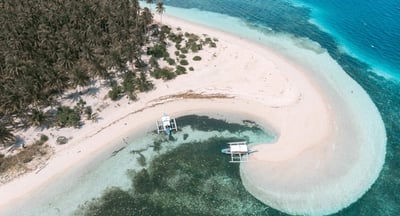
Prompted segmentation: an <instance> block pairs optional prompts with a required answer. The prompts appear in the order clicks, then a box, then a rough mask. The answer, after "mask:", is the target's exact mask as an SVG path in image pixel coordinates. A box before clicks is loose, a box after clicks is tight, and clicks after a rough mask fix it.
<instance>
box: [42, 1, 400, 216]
mask: <svg viewBox="0 0 400 216" xmlns="http://www.w3.org/2000/svg"><path fill="white" fill-rule="evenodd" d="M164 3H165V4H166V5H167V6H175V7H180V8H184V9H186V10H176V9H174V8H168V7H167V13H171V14H172V15H176V16H179V17H182V18H184V19H188V20H192V21H197V22H200V23H203V24H206V25H210V26H212V27H216V28H220V29H223V30H224V31H228V32H231V33H235V34H241V36H247V37H248V38H250V39H252V40H258V37H259V35H272V34H277V33H282V34H287V35H291V36H294V37H295V38H300V37H305V38H309V39H311V40H312V41H315V42H317V43H318V44H320V45H321V46H322V47H323V48H325V49H327V50H328V52H329V54H330V55H331V56H332V58H333V59H335V60H336V61H337V62H338V63H339V64H340V65H341V66H342V68H343V69H344V70H345V71H346V72H347V73H348V74H349V75H350V76H351V77H352V78H353V79H354V80H356V81H357V82H358V83H359V84H360V85H361V86H362V87H363V88H364V89H365V90H366V91H367V92H368V94H369V95H370V97H371V98H372V100H373V101H374V102H375V104H376V105H377V107H378V109H379V111H380V113H381V115H382V117H383V120H384V122H385V127H386V130H387V135H388V143H387V155H386V162H385V165H384V167H383V170H382V172H381V175H380V177H379V178H378V180H377V181H376V182H375V184H374V185H373V186H372V188H371V189H370V190H369V191H368V192H367V193H366V194H365V195H364V196H363V197H362V198H361V199H359V200H358V201H357V202H355V203H354V204H352V205H351V206H349V207H348V208H346V209H343V210H342V211H340V212H339V213H337V214H335V215H345V216H347V215H355V216H356V215H357V216H358V215H399V214H400V205H399V203H400V194H399V193H398V191H399V189H400V170H399V169H398V164H400V145H399V144H400V121H399V120H400V91H399V89H400V82H399V80H400V70H399V67H398V65H399V63H400V52H399V51H400V45H399V44H400V43H399V42H400V41H399V38H400V35H399V34H400V22H398V20H400V19H399V14H400V6H399V4H400V2H399V1H397V0H395V1H393V0H390V1H370V0H367V1H361V0H349V1H340V0H330V1H317V0H296V1H289V0H251V1H250V0H246V1H245V0H201V1H200V0H164ZM193 11H196V13H193ZM209 12H215V13H217V14H221V16H222V15H229V16H230V17H231V18H226V17H224V19H223V20H219V22H215V21H214V20H213V19H210V17H212V16H208V15H209V14H208V13H209ZM237 26H239V27H240V28H241V30H243V31H240V32H238V31H237V30H236V31H235V28H236V27H237ZM229 27H231V28H229ZM185 121H187V122H186V123H185ZM179 122H180V124H181V125H182V124H183V125H185V124H186V125H187V127H183V129H182V130H183V131H181V132H178V133H177V134H175V135H174V137H175V138H176V140H175V141H173V140H159V139H158V138H157V136H154V135H153V136H149V137H147V138H146V139H138V140H136V141H140V142H142V143H139V144H138V143H135V144H134V145H127V146H126V147H125V148H123V149H121V151H117V152H115V153H114V154H113V155H114V156H113V157H110V159H109V160H107V161H105V162H104V164H103V165H99V167H102V168H98V169H99V170H98V171H92V172H90V173H88V174H87V175H86V176H84V178H83V179H82V181H84V182H85V181H87V183H82V185H85V184H90V183H92V181H90V180H85V179H93V178H95V179H98V182H103V181H109V182H108V183H104V184H103V185H102V186H99V187H96V189H95V190H94V189H93V188H92V189H90V190H89V191H95V192H89V191H88V192H81V193H80V194H88V195H87V197H84V198H82V199H81V200H82V202H78V203H73V204H72V203H69V204H68V206H66V204H63V205H61V204H60V205H59V206H58V204H57V201H54V203H51V205H48V206H44V208H46V209H47V210H49V209H53V210H54V212H52V213H54V214H60V212H64V213H65V214H67V210H65V211H64V210H63V208H62V206H66V207H65V209H69V211H71V208H72V210H73V211H75V213H76V214H78V215H82V214H86V215H133V213H132V212H135V213H134V215H285V214H284V213H281V212H278V211H276V210H274V209H271V208H269V207H268V206H265V205H263V204H262V203H260V202H259V201H257V200H256V199H254V198H253V197H252V196H250V195H249V194H248V193H247V192H245V190H244V189H243V187H242V185H241V184H240V178H239V176H238V167H237V166H236V165H232V164H229V163H227V160H228V158H226V157H224V156H225V155H221V154H218V152H219V149H220V148H222V147H223V146H224V145H225V143H226V142H227V141H231V140H237V139H245V140H248V141H250V142H252V143H258V142H260V143H261V142H264V141H268V140H269V141H271V140H272V139H273V137H272V136H271V135H268V134H265V133H263V132H261V131H260V130H259V129H257V128H253V127H246V126H244V125H237V124H228V123H226V122H223V121H216V120H212V119H206V118H198V117H194V116H192V117H188V119H185V118H183V119H180V120H179ZM189 125H192V126H194V128H191V127H190V126H189ZM213 125H215V126H213ZM232 128H233V129H232ZM235 128H236V129H235ZM193 129H194V130H193ZM221 129H223V130H222V131H221ZM185 134H186V135H185ZM194 134H196V135H194ZM193 136H194V137H193ZM142 150H143V151H142ZM198 153H200V154H198ZM151 159H153V160H151ZM109 161H114V162H110V164H114V165H115V164H118V163H119V165H118V169H116V168H115V166H111V165H107V163H109ZM143 168H145V169H146V170H147V171H143V170H142V169H143ZM101 169H103V171H101ZM107 169H108V170H113V172H109V173H114V174H110V175H106V174H105V173H107V172H104V170H107ZM95 173H97V174H95ZM116 173H119V174H116ZM90 176H92V177H90ZM122 178H123V179H122ZM104 179H111V180H104ZM113 179H114V180H115V181H113ZM109 186H115V187H113V188H109V189H106V188H107V187H109ZM85 187H88V186H85ZM89 188H90V186H89ZM76 190H78V189H76ZM102 191H104V195H103V196H101V197H99V196H98V193H101V192H102ZM71 193H72V192H71ZM90 193H93V194H90ZM196 194H200V196H197V195H196ZM93 197H97V198H96V199H94V200H92V201H90V202H86V203H85V200H87V199H86V198H88V199H91V198H93ZM60 199H63V198H60ZM71 200H73V199H71ZM75 200H79V199H77V198H75ZM64 201H65V200H64ZM61 202H62V201H60V203H61ZM78 204H80V205H81V207H80V208H79V209H77V208H73V206H77V205H78ZM57 209H58V210H57ZM54 214H49V215H54ZM61 214H62V213H61ZM68 214H69V213H68ZM40 215H44V214H40Z"/></svg>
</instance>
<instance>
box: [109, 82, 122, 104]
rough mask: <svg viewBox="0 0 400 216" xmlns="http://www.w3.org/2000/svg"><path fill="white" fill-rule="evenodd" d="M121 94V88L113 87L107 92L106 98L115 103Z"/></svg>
mask: <svg viewBox="0 0 400 216" xmlns="http://www.w3.org/2000/svg"><path fill="white" fill-rule="evenodd" d="M121 93H122V88H121V86H119V85H113V86H112V88H111V90H110V91H108V97H110V99H111V100H113V101H116V100H118V99H119V98H120V97H121Z"/></svg>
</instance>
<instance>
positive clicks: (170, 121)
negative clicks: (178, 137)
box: [156, 113, 178, 135]
mask: <svg viewBox="0 0 400 216" xmlns="http://www.w3.org/2000/svg"><path fill="white" fill-rule="evenodd" d="M156 125H157V133H160V132H161V131H164V132H165V133H166V134H167V135H170V134H171V132H172V131H173V130H175V131H178V126H177V125H176V121H175V118H171V117H169V116H168V115H167V114H165V113H164V114H163V116H162V117H161V121H156Z"/></svg>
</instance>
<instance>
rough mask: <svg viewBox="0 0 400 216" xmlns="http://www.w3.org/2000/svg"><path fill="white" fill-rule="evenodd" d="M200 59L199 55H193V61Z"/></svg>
mask: <svg viewBox="0 0 400 216" xmlns="http://www.w3.org/2000/svg"><path fill="white" fill-rule="evenodd" d="M200 60H201V57H200V56H195V57H193V61H200Z"/></svg>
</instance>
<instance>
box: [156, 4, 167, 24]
mask: <svg viewBox="0 0 400 216" xmlns="http://www.w3.org/2000/svg"><path fill="white" fill-rule="evenodd" d="M156 11H157V13H158V14H160V23H161V25H162V14H163V13H164V12H165V7H164V3H163V1H162V0H159V1H158V2H157V6H156Z"/></svg>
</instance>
